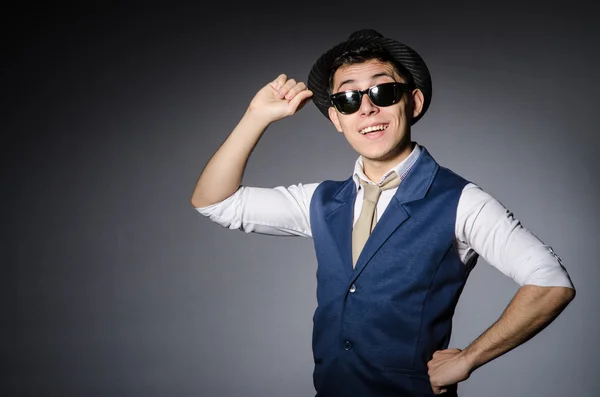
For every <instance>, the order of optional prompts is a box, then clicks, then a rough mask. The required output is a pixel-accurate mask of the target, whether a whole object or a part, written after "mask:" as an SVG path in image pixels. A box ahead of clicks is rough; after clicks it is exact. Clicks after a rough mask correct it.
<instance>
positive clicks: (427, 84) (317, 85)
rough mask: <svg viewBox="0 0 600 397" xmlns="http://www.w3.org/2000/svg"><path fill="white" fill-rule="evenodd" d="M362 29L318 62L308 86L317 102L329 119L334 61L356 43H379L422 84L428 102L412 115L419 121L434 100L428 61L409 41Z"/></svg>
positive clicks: (313, 68)
mask: <svg viewBox="0 0 600 397" xmlns="http://www.w3.org/2000/svg"><path fill="white" fill-rule="evenodd" d="M361 32H363V31H359V32H355V33H354V34H352V35H351V36H350V38H349V39H348V40H346V41H344V42H342V43H340V44H338V45H336V46H334V47H332V48H331V49H329V50H328V51H327V52H325V53H324V54H323V55H321V57H319V59H317V61H316V62H315V63H314V65H313V67H312V69H311V71H310V73H309V75H308V80H307V87H308V89H309V90H311V91H312V92H313V97H312V99H313V103H314V104H315V105H316V106H317V108H318V109H319V111H320V112H321V113H322V114H323V115H324V116H325V117H327V118H328V119H329V111H328V109H329V107H331V106H332V104H331V101H330V99H329V92H328V91H329V76H330V74H331V71H332V65H333V62H334V61H335V59H336V58H338V57H339V56H340V55H342V54H344V53H345V52H348V51H349V50H352V49H353V48H355V47H358V46H364V45H367V44H378V45H380V46H381V47H383V48H384V49H385V50H386V51H387V52H388V53H389V54H390V55H391V56H392V57H393V58H394V59H395V60H396V61H397V62H398V63H399V64H401V65H402V66H403V67H404V68H405V69H406V70H407V71H408V73H410V74H411V76H412V78H413V81H414V83H415V88H418V89H419V90H421V92H422V93H423V98H424V102H423V108H422V110H421V113H420V114H419V115H418V116H417V117H414V118H413V119H412V124H415V123H416V122H417V121H419V120H420V119H421V118H422V117H423V115H424V114H425V112H426V111H427V109H428V108H429V104H430V103H431V95H432V86H431V75H430V73H429V69H428V68H427V65H426V64H425V61H423V58H421V56H420V55H419V54H417V52H416V51H415V50H413V49H412V48H410V47H409V46H407V45H406V44H403V43H400V42H399V41H396V40H393V39H390V38H387V37H383V36H381V35H380V34H379V33H377V32H375V31H373V30H364V32H366V33H361ZM357 33H358V34H357Z"/></svg>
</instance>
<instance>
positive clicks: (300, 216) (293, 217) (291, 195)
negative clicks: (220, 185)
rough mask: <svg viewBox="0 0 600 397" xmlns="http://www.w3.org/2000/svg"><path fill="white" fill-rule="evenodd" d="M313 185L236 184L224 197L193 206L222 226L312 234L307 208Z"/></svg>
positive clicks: (290, 233)
mask: <svg viewBox="0 0 600 397" xmlns="http://www.w3.org/2000/svg"><path fill="white" fill-rule="evenodd" d="M317 186H318V183H310V184H297V185H291V186H288V187H283V186H277V187H274V188H262V187H250V186H240V187H239V188H238V189H237V190H236V191H235V193H234V194H233V195H231V196H230V197H228V198H226V199H225V200H223V201H221V202H219V203H216V204H213V205H210V206H207V207H200V208H196V210H197V211H198V212H199V213H200V214H202V215H204V216H206V217H208V218H209V219H210V220H212V221H213V222H216V223H218V224H220V225H221V226H223V227H226V228H229V229H237V230H241V231H244V232H246V233H259V234H268V235H273V236H303V237H312V233H311V230H310V215H309V208H310V200H311V198H312V195H313V193H314V191H315V189H316V188H317Z"/></svg>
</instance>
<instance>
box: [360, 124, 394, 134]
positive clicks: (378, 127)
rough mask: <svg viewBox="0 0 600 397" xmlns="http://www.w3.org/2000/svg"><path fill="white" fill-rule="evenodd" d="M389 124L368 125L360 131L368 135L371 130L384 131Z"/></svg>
mask: <svg viewBox="0 0 600 397" xmlns="http://www.w3.org/2000/svg"><path fill="white" fill-rule="evenodd" d="M387 127H388V126H387V124H379V125H373V126H370V127H366V128H363V129H362V130H360V131H358V132H359V133H360V134H361V135H366V134H368V133H370V132H376V131H383V130H385V129H386V128H387Z"/></svg>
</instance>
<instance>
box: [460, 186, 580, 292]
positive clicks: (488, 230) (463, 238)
mask: <svg viewBox="0 0 600 397" xmlns="http://www.w3.org/2000/svg"><path fill="white" fill-rule="evenodd" d="M456 237H457V239H458V240H459V242H461V243H463V244H465V245H467V246H468V247H469V249H471V250H473V251H475V252H476V253H477V254H479V255H480V256H481V257H482V258H483V259H484V260H485V261H486V262H487V263H489V264H490V265H492V266H494V267H495V268H497V269H498V270H499V271H500V272H502V273H503V274H505V275H506V276H508V277H510V278H512V279H513V280H514V281H515V282H516V283H517V284H519V285H520V286H523V285H526V284H532V285H539V286H562V287H569V288H574V287H573V283H572V281H571V279H570V277H569V275H568V273H567V271H566V269H565V267H564V266H563V264H562V261H561V259H560V257H559V256H558V255H557V254H556V253H555V252H554V250H553V249H552V247H550V246H549V245H546V244H544V243H543V242H542V241H541V240H540V239H539V238H538V237H537V236H535V235H534V234H533V233H531V232H530V231H529V230H527V228H525V227H524V226H523V225H522V224H521V222H520V221H519V220H518V219H516V218H515V216H514V214H513V213H512V212H511V211H509V210H508V209H506V208H505V207H504V206H503V205H502V204H501V203H500V202H499V201H498V200H496V199H495V198H493V197H492V196H491V195H490V194H488V193H486V192H485V191H483V189H481V188H480V187H479V186H477V185H475V184H472V183H470V184H468V185H467V186H465V188H464V189H463V192H462V195H461V197H460V200H459V203H458V209H457V218H456Z"/></svg>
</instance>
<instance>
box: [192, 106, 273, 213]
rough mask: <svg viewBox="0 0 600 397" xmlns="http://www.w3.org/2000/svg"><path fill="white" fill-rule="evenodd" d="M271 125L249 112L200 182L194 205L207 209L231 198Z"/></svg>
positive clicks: (193, 201)
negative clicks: (254, 151)
mask: <svg viewBox="0 0 600 397" xmlns="http://www.w3.org/2000/svg"><path fill="white" fill-rule="evenodd" d="M267 126H268V123H266V122H263V121H261V120H260V119H257V118H255V117H253V116H252V114H251V113H250V112H246V114H244V116H243V117H242V119H241V120H240V122H239V123H238V125H237V126H236V127H235V129H234V130H233V131H232V132H231V134H230V135H229V136H228V137H227V139H226V140H225V142H224V143H223V144H222V145H221V147H220V148H219V149H218V150H217V151H216V153H215V154H214V155H213V156H212V157H211V159H210V160H209V162H208V163H207V164H206V167H204V170H203V171H202V174H201V175H200V177H199V178H198V182H197V183H196V187H195V188H194V192H193V193H192V199H191V203H192V205H193V206H194V207H205V206H208V205H211V204H215V203H218V202H220V201H223V200H225V199H226V198H227V197H229V196H231V195H232V194H233V193H234V192H235V191H236V190H237V188H238V187H239V185H240V183H241V181H242V177H243V175H244V171H245V169H246V165H247V163H248V158H249V157H250V154H251V153H252V151H253V150H254V148H255V146H256V144H257V143H258V141H259V140H260V137H261V136H262V134H263V132H264V131H265V129H266V128H267Z"/></svg>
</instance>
